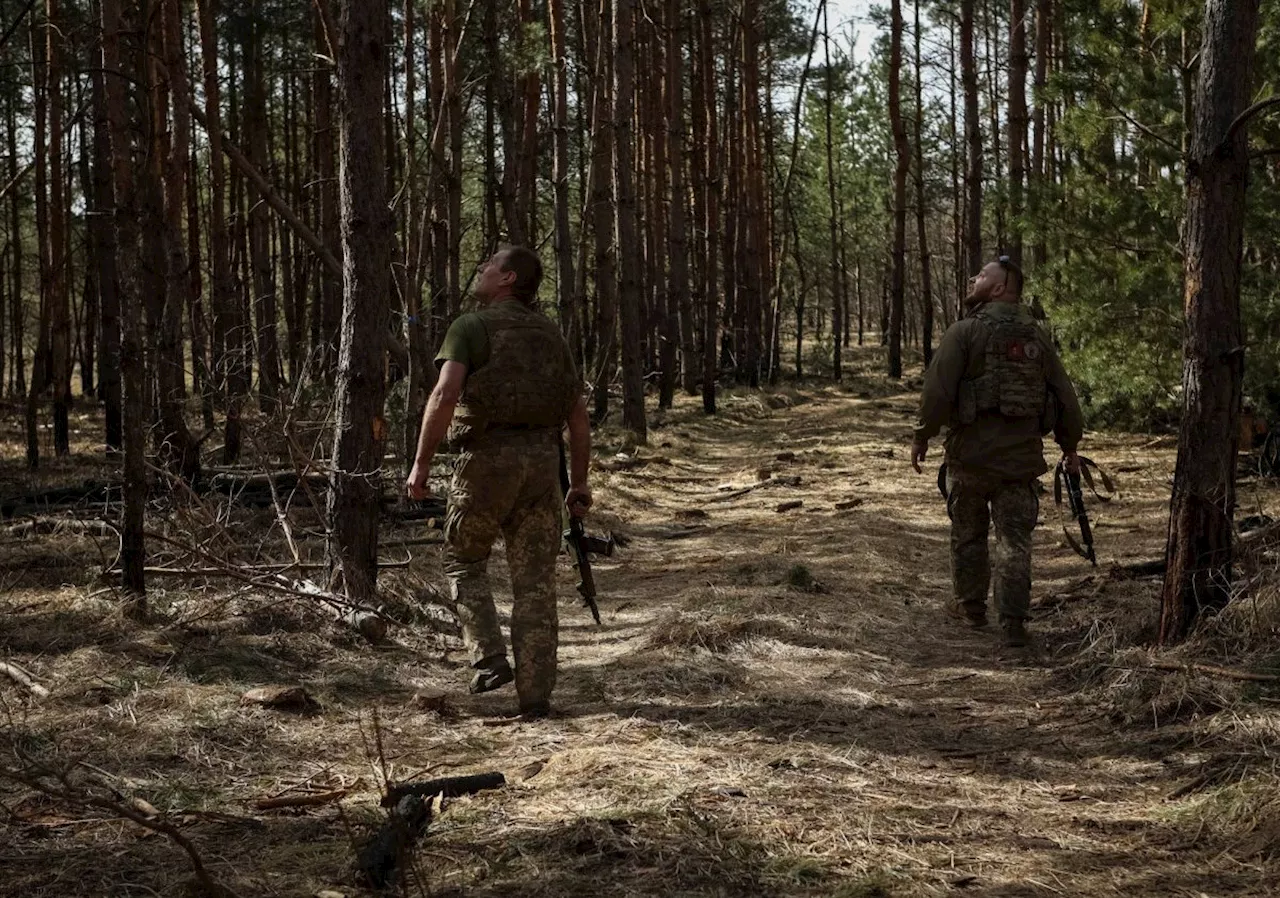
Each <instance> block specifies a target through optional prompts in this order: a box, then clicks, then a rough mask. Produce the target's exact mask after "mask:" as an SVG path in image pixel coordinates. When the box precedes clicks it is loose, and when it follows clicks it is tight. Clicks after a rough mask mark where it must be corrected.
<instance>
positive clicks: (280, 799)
mask: <svg viewBox="0 0 1280 898" xmlns="http://www.w3.org/2000/svg"><path fill="white" fill-rule="evenodd" d="M347 794H348V793H347V790H346V789H334V790H333V791H332V792H312V793H310V794H306V795H279V796H277V797H275V798H260V799H258V800H257V801H255V802H254V803H253V806H254V807H255V808H257V809H258V810H259V811H274V810H277V809H279V808H317V807H321V806H322V805H326V804H332V803H333V802H335V801H341V800H342V799H344V798H346V797H347Z"/></svg>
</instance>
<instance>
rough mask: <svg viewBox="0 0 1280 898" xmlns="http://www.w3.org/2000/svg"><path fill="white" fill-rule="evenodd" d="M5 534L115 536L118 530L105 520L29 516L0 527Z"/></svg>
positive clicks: (0, 530)
mask: <svg viewBox="0 0 1280 898" xmlns="http://www.w3.org/2000/svg"><path fill="white" fill-rule="evenodd" d="M0 533H3V534H4V535H5V536H32V535H35V534H40V535H45V536H47V535H49V534H54V533H87V534H90V535H92V536H116V535H117V533H118V531H117V530H116V528H115V527H113V526H111V525H110V524H108V523H107V522H106V521H83V520H77V519H74V518H30V519H29V520H26V521H20V522H19V523H17V524H9V525H7V526H5V527H4V528H2V529H0Z"/></svg>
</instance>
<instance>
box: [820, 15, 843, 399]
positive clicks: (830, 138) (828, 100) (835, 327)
mask: <svg viewBox="0 0 1280 898" xmlns="http://www.w3.org/2000/svg"><path fill="white" fill-rule="evenodd" d="M828 17H829V13H828V10H827V4H826V3H823V4H822V49H823V54H824V57H825V61H826V69H827V89H826V91H825V92H824V96H823V116H824V121H825V123H826V141H825V144H826V155H827V230H828V232H829V235H830V241H831V247H830V249H831V258H830V260H829V264H830V266H831V274H830V277H829V278H828V283H829V284H830V286H831V332H832V334H833V335H834V336H835V339H834V340H832V341H831V376H832V378H833V379H835V380H840V379H841V377H842V376H843V371H842V369H841V358H840V353H841V346H842V341H841V339H840V337H841V333H842V331H843V330H844V329H843V327H842V326H841V323H840V315H841V312H842V311H843V299H844V297H843V296H842V295H841V291H840V286H841V280H840V244H839V240H838V236H837V233H838V222H839V220H840V205H839V202H838V201H837V199H836V168H835V146H834V145H835V136H834V134H833V133H832V130H831V105H832V103H833V102H834V100H835V98H834V96H833V94H834V93H835V75H834V73H833V71H832V68H831V33H830V29H829V27H828Z"/></svg>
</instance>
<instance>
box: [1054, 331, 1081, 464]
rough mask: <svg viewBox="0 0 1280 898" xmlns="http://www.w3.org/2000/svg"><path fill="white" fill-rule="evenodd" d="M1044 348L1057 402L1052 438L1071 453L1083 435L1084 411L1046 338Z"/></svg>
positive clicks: (1064, 450)
mask: <svg viewBox="0 0 1280 898" xmlns="http://www.w3.org/2000/svg"><path fill="white" fill-rule="evenodd" d="M1045 350H1046V353H1047V355H1048V361H1049V372H1048V381H1049V390H1050V392H1052V393H1053V395H1054V398H1055V399H1056V400H1057V402H1058V415H1057V420H1056V421H1055V423H1054V426H1053V438H1054V441H1055V442H1056V443H1057V444H1058V445H1059V446H1060V447H1062V451H1063V452H1066V453H1072V452H1075V451H1076V447H1078V446H1079V445H1080V440H1081V439H1082V438H1083V437H1084V412H1082V411H1081V410H1080V399H1079V397H1078V396H1076V388H1075V387H1074V386H1073V385H1072V383H1071V378H1070V376H1068V374H1067V369H1066V367H1065V366H1063V364H1062V359H1061V358H1059V357H1058V352H1057V350H1055V349H1054V348H1053V344H1052V343H1050V342H1048V341H1047V340H1046V341H1045Z"/></svg>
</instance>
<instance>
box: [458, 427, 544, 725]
mask: <svg viewBox="0 0 1280 898" xmlns="http://www.w3.org/2000/svg"><path fill="white" fill-rule="evenodd" d="M559 462H560V448H559V443H558V442H557V437H556V434H547V433H545V432H538V431H533V432H527V433H523V434H521V433H515V434H511V433H506V434H502V435H501V438H500V439H499V437H498V435H496V434H495V435H492V436H490V437H488V438H481V439H480V440H478V441H476V442H475V443H472V444H471V445H470V446H469V447H468V451H466V452H464V453H463V454H462V455H461V456H460V457H459V459H458V465H457V467H456V469H455V470H454V473H453V483H452V488H451V492H450V495H449V512H448V515H447V516H446V518H445V529H444V536H445V544H444V569H445V574H446V575H448V577H449V586H450V592H451V595H452V598H453V601H454V604H455V607H456V609H457V614H458V620H459V622H460V623H461V625H462V638H463V641H464V642H465V643H466V646H467V650H468V651H469V652H470V653H471V660H472V664H473V665H474V666H479V663H480V662H481V661H483V660H484V659H485V658H489V657H491V656H494V655H505V654H506V646H505V645H504V643H503V640H502V630H501V628H500V627H499V625H498V612H497V609H496V608H495V607H494V604H493V590H492V587H491V585H490V581H489V570H488V569H489V555H490V553H491V551H492V549H493V544H494V542H496V541H497V539H498V537H499V536H501V537H502V539H503V542H504V543H505V544H506V549H507V565H508V567H509V568H510V570H511V592H512V597H513V605H512V611H511V645H512V649H513V651H514V662H515V663H514V669H515V675H516V692H517V694H518V695H519V699H520V706H521V708H527V707H530V706H533V705H537V704H539V703H542V702H546V701H548V700H549V699H550V696H551V691H552V689H553V688H554V687H555V682H556V644H557V625H558V621H557V615H556V587H555V570H556V568H555V565H556V556H557V555H559V553H560V539H561V509H562V508H563V506H564V501H563V497H562V496H561V494H560V473H559Z"/></svg>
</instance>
